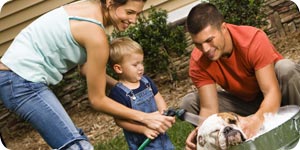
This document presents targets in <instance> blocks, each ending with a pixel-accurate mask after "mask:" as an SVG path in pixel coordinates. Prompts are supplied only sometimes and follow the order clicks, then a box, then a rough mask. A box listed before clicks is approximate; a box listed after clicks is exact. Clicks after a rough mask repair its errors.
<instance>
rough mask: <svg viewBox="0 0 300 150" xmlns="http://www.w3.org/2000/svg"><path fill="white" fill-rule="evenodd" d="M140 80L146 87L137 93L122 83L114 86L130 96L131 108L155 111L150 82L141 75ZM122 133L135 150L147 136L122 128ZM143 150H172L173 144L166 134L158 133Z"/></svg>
mask: <svg viewBox="0 0 300 150" xmlns="http://www.w3.org/2000/svg"><path fill="white" fill-rule="evenodd" d="M141 81H142V82H141V84H145V85H146V87H147V88H146V89H144V90H142V91H140V92H139V93H133V91H132V90H130V89H128V88H127V87H125V86H124V85H123V84H122V83H118V84H117V85H116V86H117V87H119V88H121V89H122V90H123V91H125V93H126V96H128V97H130V100H131V107H132V109H135V110H139V111H142V112H146V113H151V112H155V111H157V106H156V102H155V100H154V95H153V92H152V89H151V86H150V83H149V81H148V80H147V79H146V78H145V77H142V79H141ZM124 134H125V138H126V141H127V143H128V147H129V149H130V150H137V149H138V148H139V146H140V145H141V144H142V143H143V142H144V140H146V138H147V137H146V136H145V135H143V134H138V133H134V132H130V131H127V130H124ZM145 150H174V146H173V144H172V143H171V141H170V139H169V137H168V136H167V134H160V135H159V136H158V137H157V138H155V139H154V140H152V141H151V142H150V143H149V144H148V145H147V146H146V147H145Z"/></svg>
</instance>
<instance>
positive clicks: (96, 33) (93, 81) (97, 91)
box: [71, 22, 175, 132]
mask: <svg viewBox="0 0 300 150" xmlns="http://www.w3.org/2000/svg"><path fill="white" fill-rule="evenodd" d="M76 23H77V24H76V25H73V26H72V25H71V31H72V34H73V36H74V38H75V39H76V41H77V42H78V43H80V44H81V45H82V46H83V47H85V48H86V51H87V62H86V69H85V75H86V80H87V87H88V96H89V101H90V103H91V105H92V107H93V108H94V109H96V110H99V111H102V112H104V113H107V114H109V115H112V116H116V117H120V118H126V119H130V120H134V121H138V122H141V123H144V124H146V125H147V126H148V127H150V128H152V129H155V130H157V131H159V132H165V131H166V130H167V129H168V128H170V127H171V126H172V124H173V123H174V122H175V119H174V118H173V117H167V116H163V115H161V114H159V113H151V114H146V113H143V112H140V111H136V110H133V109H129V108H127V107H125V106H123V105H121V104H119V103H117V102H115V101H113V100H112V99H110V98H108V97H107V96H106V95H105V88H106V64H107V61H108V57H109V45H108V41H107V37H106V33H105V31H104V30H103V29H101V28H100V27H99V26H97V25H96V24H92V23H89V22H76ZM75 31H76V32H75Z"/></svg>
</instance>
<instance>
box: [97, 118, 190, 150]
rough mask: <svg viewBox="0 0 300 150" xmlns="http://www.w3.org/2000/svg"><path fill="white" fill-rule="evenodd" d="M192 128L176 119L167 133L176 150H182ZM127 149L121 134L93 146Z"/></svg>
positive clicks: (108, 148) (98, 149)
mask: <svg viewBox="0 0 300 150" xmlns="http://www.w3.org/2000/svg"><path fill="white" fill-rule="evenodd" d="M193 128H194V127H193V126H192V125H191V124H189V123H187V122H184V121H181V120H179V119H176V123H175V124H174V125H173V127H172V128H170V129H169V130H168V132H167V133H168V135H169V137H170V138H171V141H172V143H173V144H174V146H175V149H176V150H182V149H184V146H185V139H186V137H187V136H188V134H189V133H190V131H191V130H192V129H193ZM127 149H128V147H127V143H126V141H125V138H124V136H123V133H121V134H120V135H118V136H117V137H116V138H114V139H112V140H110V141H109V142H105V143H98V144H97V145H96V146H95V150H127Z"/></svg>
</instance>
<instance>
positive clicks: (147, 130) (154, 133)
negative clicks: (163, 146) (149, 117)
mask: <svg viewBox="0 0 300 150" xmlns="http://www.w3.org/2000/svg"><path fill="white" fill-rule="evenodd" d="M144 135H145V136H146V137H147V138H149V139H151V140H153V139H155V138H156V137H157V136H158V135H159V132H158V131H155V130H152V129H150V128H147V127H146V128H145V130H144Z"/></svg>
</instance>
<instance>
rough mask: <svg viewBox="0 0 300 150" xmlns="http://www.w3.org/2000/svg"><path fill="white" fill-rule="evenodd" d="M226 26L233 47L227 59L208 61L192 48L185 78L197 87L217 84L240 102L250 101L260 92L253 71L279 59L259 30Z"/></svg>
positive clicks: (278, 55) (264, 35)
mask: <svg viewBox="0 0 300 150" xmlns="http://www.w3.org/2000/svg"><path fill="white" fill-rule="evenodd" d="M226 26H227V28H228V30H229V32H230V34H231V37H232V41H233V43H234V46H235V49H234V50H233V51H232V54H231V56H230V57H229V58H226V59H224V58H220V59H219V60H217V61H211V60H209V59H207V58H206V57H205V56H203V55H202V52H201V51H200V50H198V49H197V48H194V49H193V51H192V54H191V58H190V69H189V75H190V77H191V79H192V81H193V82H194V84H195V85H196V87H198V88H199V87H201V86H203V85H207V84H214V83H217V84H218V85H220V86H221V87H222V88H223V89H225V90H226V91H228V92H229V93H231V94H233V95H235V96H237V97H239V98H241V99H242V100H244V101H251V100H254V99H255V97H256V96H257V95H258V94H259V93H260V88H259V85H258V82H257V80H256V77H255V71H256V70H259V69H261V68H263V67H265V66H266V65H268V64H271V63H273V62H274V63H275V62H277V61H278V60H280V59H282V58H283V57H282V56H281V55H280V54H279V53H278V52H277V51H276V49H275V47H274V46H273V45H272V43H271V42H270V41H269V39H268V37H267V35H266V34H265V33H264V32H263V31H261V30H260V29H257V28H254V27H251V26H236V25H232V24H227V25H226Z"/></svg>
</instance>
